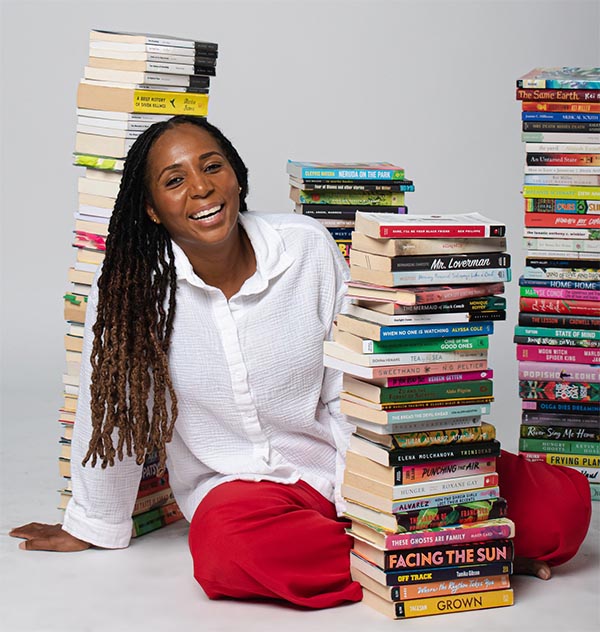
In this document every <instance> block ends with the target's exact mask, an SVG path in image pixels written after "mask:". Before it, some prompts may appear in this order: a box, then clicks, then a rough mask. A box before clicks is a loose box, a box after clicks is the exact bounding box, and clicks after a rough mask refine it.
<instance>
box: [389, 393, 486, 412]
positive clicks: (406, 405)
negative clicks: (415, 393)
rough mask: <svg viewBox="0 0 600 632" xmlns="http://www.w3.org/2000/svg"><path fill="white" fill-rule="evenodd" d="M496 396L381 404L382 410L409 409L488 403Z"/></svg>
mask: <svg viewBox="0 0 600 632" xmlns="http://www.w3.org/2000/svg"><path fill="white" fill-rule="evenodd" d="M493 401H494V398H493V397H491V396H484V397H460V398H454V399H450V398H446V399H424V400H421V401H418V402H417V401H409V402H392V403H390V404H380V407H381V410H390V411H397V410H407V409H412V408H440V407H443V408H447V407H450V406H460V405H461V404H465V403H469V404H487V403H490V402H493Z"/></svg>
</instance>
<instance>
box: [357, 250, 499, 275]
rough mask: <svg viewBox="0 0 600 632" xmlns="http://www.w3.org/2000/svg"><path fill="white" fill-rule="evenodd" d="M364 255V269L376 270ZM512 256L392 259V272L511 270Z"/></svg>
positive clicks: (485, 255) (368, 256)
mask: <svg viewBox="0 0 600 632" xmlns="http://www.w3.org/2000/svg"><path fill="white" fill-rule="evenodd" d="M361 254H363V259H364V262H365V263H364V264H361V265H363V266H364V267H367V268H371V267H373V268H375V266H372V265H371V261H372V260H373V257H372V256H370V255H369V254H368V253H361ZM509 267H510V255H509V254H507V253H504V252H498V253H495V252H494V253H486V254H469V255H467V254H464V255H445V256H435V255H432V256H429V257H428V256H415V257H392V258H391V259H390V268H391V271H392V272H401V271H403V270H424V271H425V270H473V269H486V268H509Z"/></svg>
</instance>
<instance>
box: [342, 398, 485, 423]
mask: <svg viewBox="0 0 600 632" xmlns="http://www.w3.org/2000/svg"><path fill="white" fill-rule="evenodd" d="M349 403H350V402H346V401H345V400H342V402H341V407H342V412H343V413H345V414H347V415H349V416H350V417H353V416H355V417H357V418H358V419H360V418H361V417H360V414H361V413H360V411H359V410H358V408H362V409H364V408H365V407H364V406H359V407H355V408H349V407H348V404H349ZM490 409H491V406H490V405H489V404H468V405H462V406H442V407H435V408H414V409H405V410H392V411H383V412H384V414H385V421H384V422H381V423H385V424H388V425H389V424H397V423H407V422H417V421H428V420H431V419H440V418H444V419H448V418H454V417H469V416H474V415H489V414H490ZM366 410H369V409H366ZM367 419H368V418H367Z"/></svg>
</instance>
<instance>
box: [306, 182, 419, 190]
mask: <svg viewBox="0 0 600 632" xmlns="http://www.w3.org/2000/svg"><path fill="white" fill-rule="evenodd" d="M302 190H303V191H344V192H346V193H349V192H350V193H351V192H352V191H354V192H357V193H359V192H368V193H402V192H405V191H414V190H415V187H414V185H413V183H412V182H411V181H402V182H398V181H394V182H392V181H390V182H385V181H383V182H382V181H379V182H377V183H375V182H370V181H360V180H302Z"/></svg>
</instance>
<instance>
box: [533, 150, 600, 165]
mask: <svg viewBox="0 0 600 632" xmlns="http://www.w3.org/2000/svg"><path fill="white" fill-rule="evenodd" d="M525 158H526V163H527V164H528V165H532V166H533V165H535V166H537V165H542V166H550V167H593V166H595V165H599V164H600V154H575V153H568V154H566V153H550V152H548V153H539V152H537V153H535V152H530V153H527V154H526V157H525Z"/></svg>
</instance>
